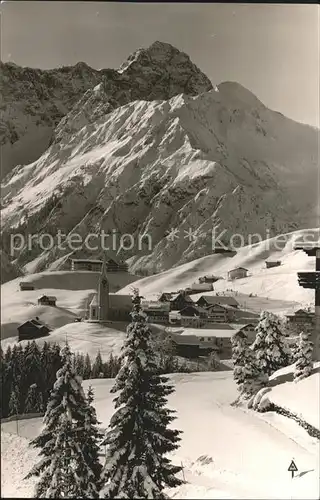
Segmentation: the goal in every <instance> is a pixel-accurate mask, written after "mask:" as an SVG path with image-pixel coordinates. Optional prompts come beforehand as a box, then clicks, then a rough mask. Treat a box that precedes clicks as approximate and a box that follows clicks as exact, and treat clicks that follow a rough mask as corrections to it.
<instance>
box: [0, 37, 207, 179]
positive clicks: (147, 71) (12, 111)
mask: <svg viewBox="0 0 320 500" xmlns="http://www.w3.org/2000/svg"><path fill="white" fill-rule="evenodd" d="M99 83H101V85H102V87H103V88H104V91H105V92H104V98H103V102H102V101H101V99H98V101H99V102H97V101H96V99H95V97H96V93H95V91H92V92H90V93H89V94H86V96H85V97H84V100H81V101H80V103H79V104H78V106H77V108H76V110H75V113H71V115H70V118H69V119H67V120H66V121H65V122H64V127H63V129H64V128H65V127H69V129H70V130H73V129H77V127H79V124H80V122H81V117H80V116H79V110H81V111H82V112H83V113H84V116H85V124H87V122H88V120H90V118H91V119H95V118H97V117H98V116H102V115H104V114H106V113H108V112H110V110H113V109H115V108H116V107H118V106H121V105H123V104H127V103H128V102H131V101H133V100H138V99H146V100H152V99H169V98H170V97H172V96H174V95H177V94H179V93H182V92H183V93H186V94H190V95H196V94H198V93H199V92H203V91H205V90H209V89H211V88H212V85H211V82H210V80H209V79H208V78H207V77H206V76H205V75H204V74H203V73H201V71H200V70H199V69H198V68H197V67H196V66H195V65H194V64H193V63H192V62H191V61H190V58H189V57H188V56H187V55H186V54H184V53H183V52H180V51H178V50H177V49H175V48H174V47H172V46H171V45H169V44H161V43H159V42H156V43H154V44H153V45H152V46H151V47H149V49H148V50H144V49H140V50H138V51H136V52H134V53H133V54H132V55H131V56H130V57H129V59H128V60H127V61H126V62H125V63H124V64H123V65H122V66H121V68H120V69H119V70H114V69H102V70H99V71H98V70H95V69H93V68H90V66H88V65H87V64H86V63H84V62H79V63H78V64H76V65H75V66H66V67H61V68H56V69H52V70H40V69H34V68H21V67H19V66H17V65H16V64H13V63H5V64H4V63H1V62H0V93H1V97H2V103H1V107H0V109H1V125H0V146H1V151H2V169H1V170H2V175H4V174H6V173H8V172H9V171H10V170H11V169H12V167H14V166H15V165H18V164H26V163H29V162H31V161H34V160H36V159H37V158H39V156H40V155H41V154H42V153H43V152H44V151H45V150H46V149H47V147H48V146H49V144H51V142H52V140H53V137H54V129H55V127H56V125H57V124H58V123H59V122H60V120H61V118H63V117H64V116H65V115H66V114H68V113H69V112H70V111H71V110H72V108H73V106H74V105H75V103H77V102H78V101H79V99H81V98H82V96H83V94H84V93H85V92H86V91H87V90H89V89H93V88H94V87H95V86H96V85H98V84H99ZM84 103H85V106H84V107H83V109H82V106H83V104H84ZM93 107H95V110H94V112H93ZM80 114H81V113H80Z"/></svg>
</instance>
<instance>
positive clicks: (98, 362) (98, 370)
mask: <svg viewBox="0 0 320 500" xmlns="http://www.w3.org/2000/svg"><path fill="white" fill-rule="evenodd" d="M102 376H103V361H102V358H101V352H100V351H98V353H97V355H96V359H95V360H94V363H93V365H92V372H91V378H100V377H102Z"/></svg>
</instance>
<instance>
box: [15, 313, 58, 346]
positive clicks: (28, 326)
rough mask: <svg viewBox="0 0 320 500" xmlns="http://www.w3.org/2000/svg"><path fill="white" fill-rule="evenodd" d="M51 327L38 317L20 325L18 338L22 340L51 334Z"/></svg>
mask: <svg viewBox="0 0 320 500" xmlns="http://www.w3.org/2000/svg"><path fill="white" fill-rule="evenodd" d="M49 332H50V329H49V328H48V327H47V326H46V325H45V324H43V323H41V321H39V319H38V318H35V319H30V320H28V321H25V322H24V323H22V324H21V325H20V326H18V338H19V342H20V341H21V340H32V339H38V338H40V337H46V336H47V335H49Z"/></svg>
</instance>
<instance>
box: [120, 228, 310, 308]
mask: <svg viewBox="0 0 320 500" xmlns="http://www.w3.org/2000/svg"><path fill="white" fill-rule="evenodd" d="M303 241H305V242H307V241H309V242H312V241H314V242H317V241H320V230H319V229H314V230H311V229H310V230H301V231H294V232H292V233H288V234H283V235H280V236H279V237H277V238H270V239H268V240H264V241H262V242H261V243H259V244H256V245H248V246H245V247H243V248H241V249H238V252H237V254H236V255H234V256H233V257H228V256H227V254H214V255H208V256H206V257H202V258H200V259H196V260H194V261H192V262H189V263H187V264H183V265H181V266H178V267H175V268H173V269H170V270H168V271H165V272H163V273H160V274H158V275H156V276H149V277H146V278H143V279H141V280H138V281H137V282H136V283H135V286H137V287H138V288H139V290H140V293H142V294H143V295H144V296H147V297H148V296H149V297H155V296H157V295H158V294H159V293H160V292H167V291H176V290H179V289H181V288H186V287H189V286H190V285H191V284H192V283H194V282H196V281H197V280H198V278H199V277H200V276H204V275H212V274H213V275H216V276H220V277H221V278H223V279H221V280H219V281H217V282H216V283H215V284H214V292H205V295H210V294H211V293H216V292H218V293H219V292H224V291H227V293H230V290H232V291H233V292H234V293H237V294H238V295H239V296H237V300H238V301H239V302H240V303H241V305H242V306H243V307H246V308H252V309H253V310H255V311H260V310H262V309H267V310H274V311H275V312H283V311H286V312H288V311H290V310H292V309H294V308H297V307H301V306H303V307H304V306H306V305H309V304H310V303H314V292H313V291H312V290H306V289H304V288H301V287H299V284H298V279H297V272H298V271H314V269H315V259H313V258H310V257H308V256H307V255H306V254H305V253H304V252H303V251H300V250H294V246H295V245H296V244H299V242H303ZM266 259H270V260H280V261H281V265H280V266H279V267H275V268H271V269H266V266H265V260H266ZM236 267H244V268H246V269H248V271H249V272H248V277H247V278H242V279H237V280H234V281H228V279H227V278H228V271H230V270H231V269H234V268H236ZM127 291H128V288H127V287H126V288H124V289H122V290H121V291H119V293H127ZM202 294H203V293H202ZM202 294H199V295H198V294H196V295H193V296H192V298H193V299H194V300H197V298H199V297H200V296H201V295H202ZM250 294H252V295H257V297H249V295H250ZM267 299H268V300H267Z"/></svg>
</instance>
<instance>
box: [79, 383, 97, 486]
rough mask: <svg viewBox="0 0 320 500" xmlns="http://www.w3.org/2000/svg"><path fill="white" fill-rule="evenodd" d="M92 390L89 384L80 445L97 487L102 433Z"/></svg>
mask: <svg viewBox="0 0 320 500" xmlns="http://www.w3.org/2000/svg"><path fill="white" fill-rule="evenodd" d="M93 400H94V395H93V390H92V387H91V386H89V389H88V392H87V403H88V405H87V411H86V414H85V426H84V432H82V433H81V435H80V439H81V447H82V452H83V454H84V457H85V460H86V463H87V464H88V465H89V467H90V469H91V470H92V471H93V473H94V477H95V484H96V485H97V487H99V484H100V480H101V471H102V465H101V463H100V460H99V449H100V443H101V441H102V438H103V433H102V432H101V431H100V430H99V429H98V425H99V424H100V422H98V419H97V414H96V410H95V408H94V406H93V404H92V403H93Z"/></svg>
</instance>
